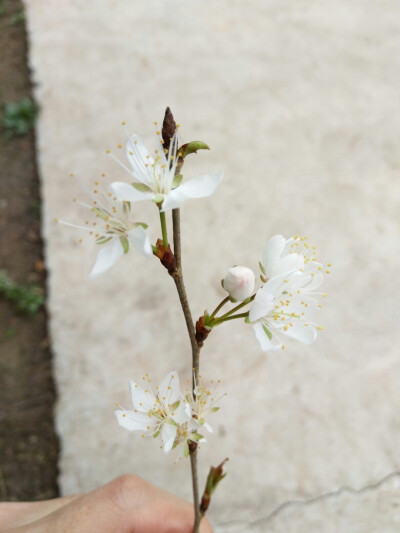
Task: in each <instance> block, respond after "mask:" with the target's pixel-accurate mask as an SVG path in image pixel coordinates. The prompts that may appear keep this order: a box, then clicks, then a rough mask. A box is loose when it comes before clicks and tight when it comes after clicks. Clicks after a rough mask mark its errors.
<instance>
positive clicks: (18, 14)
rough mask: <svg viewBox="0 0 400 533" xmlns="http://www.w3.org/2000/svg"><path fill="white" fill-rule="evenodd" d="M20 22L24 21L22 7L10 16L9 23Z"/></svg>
mask: <svg viewBox="0 0 400 533" xmlns="http://www.w3.org/2000/svg"><path fill="white" fill-rule="evenodd" d="M21 22H25V11H24V8H23V7H20V8H19V9H18V11H16V12H15V14H14V15H13V16H12V17H11V18H10V24H21Z"/></svg>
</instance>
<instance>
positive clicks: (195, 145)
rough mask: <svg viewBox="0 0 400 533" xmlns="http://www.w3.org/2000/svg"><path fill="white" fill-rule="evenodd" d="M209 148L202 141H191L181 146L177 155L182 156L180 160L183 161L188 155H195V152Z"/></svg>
mask: <svg viewBox="0 0 400 533" xmlns="http://www.w3.org/2000/svg"><path fill="white" fill-rule="evenodd" d="M209 149H210V147H209V146H208V145H207V144H206V143H203V142H202V141H192V142H190V143H187V144H183V145H182V146H181V147H180V148H179V150H178V153H181V154H182V159H185V157H186V156H187V155H189V154H197V150H209Z"/></svg>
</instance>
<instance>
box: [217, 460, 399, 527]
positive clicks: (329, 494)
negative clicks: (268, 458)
mask: <svg viewBox="0 0 400 533" xmlns="http://www.w3.org/2000/svg"><path fill="white" fill-rule="evenodd" d="M395 477H400V470H395V471H394V472H391V473H390V474H387V475H386V476H385V477H383V478H382V479H380V480H379V481H375V482H373V483H370V484H368V485H365V486H364V487H361V489H354V488H353V487H350V486H348V485H343V486H342V487H340V488H338V489H336V490H333V491H330V492H324V493H323V494H319V495H318V496H313V497H312V498H310V499H309V500H288V501H286V502H284V503H281V504H280V505H278V507H276V509H274V510H273V511H271V512H270V513H269V514H268V515H267V516H265V517H263V518H258V519H257V520H255V521H254V522H241V521H232V522H224V523H221V524H218V525H219V526H222V527H223V526H229V525H234V524H237V525H238V526H239V525H240V524H241V523H242V524H243V525H247V526H257V525H260V524H262V523H267V522H270V521H271V520H273V519H274V518H275V517H276V516H277V515H278V514H280V513H281V512H282V511H284V510H285V509H286V508H287V507H292V506H295V505H301V506H306V505H311V504H313V503H315V502H318V501H321V500H324V499H326V498H333V497H336V496H341V495H342V494H344V493H350V494H364V493H365V492H369V491H371V490H375V489H378V488H379V487H380V486H381V485H383V484H384V483H386V482H387V481H389V480H391V479H392V478H395Z"/></svg>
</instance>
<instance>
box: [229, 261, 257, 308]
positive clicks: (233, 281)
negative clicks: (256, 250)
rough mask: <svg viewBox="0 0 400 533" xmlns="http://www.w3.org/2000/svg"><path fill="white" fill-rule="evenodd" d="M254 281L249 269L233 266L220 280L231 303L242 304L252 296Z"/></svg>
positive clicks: (252, 273) (253, 275)
mask: <svg viewBox="0 0 400 533" xmlns="http://www.w3.org/2000/svg"><path fill="white" fill-rule="evenodd" d="M255 279H256V277H255V274H254V272H253V271H252V270H251V269H250V268H247V267H243V266H234V267H232V268H230V269H229V270H228V274H227V275H226V276H225V278H224V279H223V280H222V287H223V288H224V289H225V290H226V291H227V292H228V293H229V296H230V298H231V300H232V301H240V302H242V301H243V300H246V299H247V298H250V296H251V295H252V294H253V291H254V284H255Z"/></svg>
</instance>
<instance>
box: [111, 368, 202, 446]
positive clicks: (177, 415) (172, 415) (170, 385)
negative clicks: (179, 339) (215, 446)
mask: <svg viewBox="0 0 400 533" xmlns="http://www.w3.org/2000/svg"><path fill="white" fill-rule="evenodd" d="M130 392H131V399H132V404H133V410H128V409H124V408H122V407H120V408H119V409H117V410H116V411H115V414H116V417H117V420H118V422H119V424H120V425H121V426H122V427H124V428H125V429H127V430H129V431H140V432H141V434H142V436H143V437H158V436H159V435H160V434H161V439H162V441H163V448H164V452H165V453H169V452H170V451H171V450H172V449H173V448H176V447H177V446H183V449H182V452H181V453H183V454H185V455H187V454H186V449H187V451H188V447H187V440H196V441H201V440H203V437H202V435H200V434H199V433H198V431H197V430H198V429H199V427H200V426H199V424H198V423H197V421H196V420H195V419H194V418H193V417H192V411H191V407H190V405H189V403H188V402H187V401H186V399H185V398H184V396H183V395H182V393H181V391H180V387H179V376H178V373H177V372H176V371H173V372H171V373H170V374H168V375H167V376H166V377H165V378H164V379H163V380H162V382H161V384H160V386H159V387H156V392H153V390H152V388H151V380H150V379H149V377H148V375H146V376H144V378H143V384H141V385H139V384H137V383H134V382H133V381H131V383H130Z"/></svg>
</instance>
